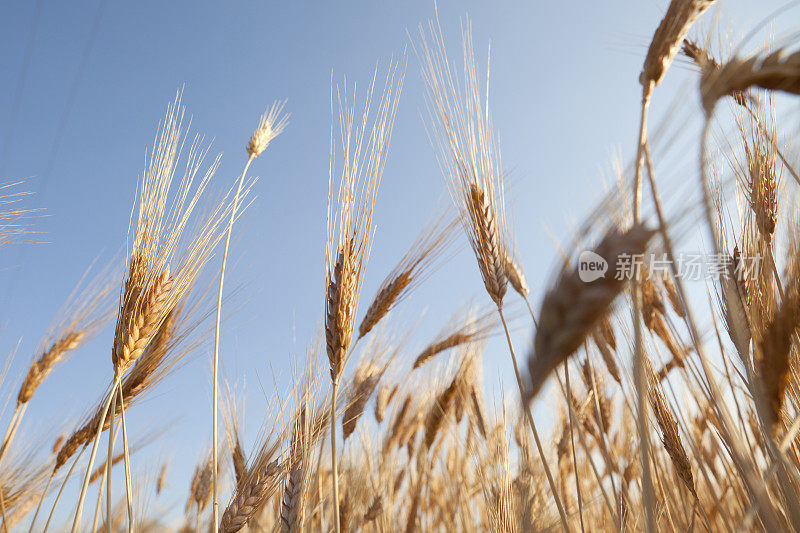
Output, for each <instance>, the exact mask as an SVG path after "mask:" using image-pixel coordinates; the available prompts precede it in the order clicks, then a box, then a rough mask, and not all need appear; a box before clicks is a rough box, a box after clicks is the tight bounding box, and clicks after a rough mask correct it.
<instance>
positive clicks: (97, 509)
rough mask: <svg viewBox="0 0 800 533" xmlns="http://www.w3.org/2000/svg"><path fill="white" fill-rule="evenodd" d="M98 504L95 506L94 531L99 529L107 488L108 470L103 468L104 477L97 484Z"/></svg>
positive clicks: (93, 532)
mask: <svg viewBox="0 0 800 533" xmlns="http://www.w3.org/2000/svg"><path fill="white" fill-rule="evenodd" d="M97 487H98V488H97V504H96V505H95V507H94V518H92V533H95V531H97V522H98V521H99V520H100V508H101V507H102V506H103V494H105V490H106V471H105V470H103V477H102V478H101V479H100V483H98V484H97Z"/></svg>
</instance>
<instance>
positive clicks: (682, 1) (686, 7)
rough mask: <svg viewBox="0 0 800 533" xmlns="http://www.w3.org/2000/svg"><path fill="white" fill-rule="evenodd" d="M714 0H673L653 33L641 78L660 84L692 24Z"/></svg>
mask: <svg viewBox="0 0 800 533" xmlns="http://www.w3.org/2000/svg"><path fill="white" fill-rule="evenodd" d="M714 1H715V0H672V1H671V2H670V3H669V7H668V8H667V12H666V14H665V15H664V18H663V19H661V23H660V24H659V25H658V28H656V31H655V33H654V34H653V39H652V40H651V41H650V47H649V48H648V50H647V55H646V56H645V60H644V66H643V67H642V73H641V75H640V76H639V82H640V83H641V84H642V85H644V86H646V85H649V84H651V83H652V84H653V85H658V84H659V83H660V82H661V79H662V78H663V77H664V73H665V72H666V71H667V69H668V68H669V66H670V65H671V64H672V60H673V59H675V56H676V55H677V54H678V52H679V51H680V49H681V45H682V44H683V40H684V38H685V37H686V35H687V34H688V33H689V29H690V28H691V27H692V24H694V22H695V21H696V20H697V19H698V17H700V15H702V14H703V13H704V12H705V11H706V10H707V9H708V8H709V7H711V5H712V4H713V3H714Z"/></svg>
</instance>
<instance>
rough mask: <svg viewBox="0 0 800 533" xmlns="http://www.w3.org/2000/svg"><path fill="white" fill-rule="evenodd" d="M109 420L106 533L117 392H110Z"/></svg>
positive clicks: (108, 531)
mask: <svg viewBox="0 0 800 533" xmlns="http://www.w3.org/2000/svg"><path fill="white" fill-rule="evenodd" d="M111 395H112V396H113V399H112V400H111V420H109V426H108V457H106V533H111V513H112V512H113V508H112V505H113V502H112V501H111V463H113V462H114V441H115V440H117V439H116V437H117V436H116V435H115V434H114V414H115V413H116V411H117V394H115V393H114V392H112V393H111Z"/></svg>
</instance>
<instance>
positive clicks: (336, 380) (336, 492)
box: [328, 377, 341, 533]
mask: <svg viewBox="0 0 800 533" xmlns="http://www.w3.org/2000/svg"><path fill="white" fill-rule="evenodd" d="M338 389H339V378H338V377H335V378H333V383H332V385H331V413H330V416H329V417H328V418H330V420H331V472H332V474H333V524H334V528H333V529H334V531H335V532H336V533H340V529H341V528H340V524H339V468H338V466H337V464H336V393H337V390H338Z"/></svg>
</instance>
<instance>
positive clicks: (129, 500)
mask: <svg viewBox="0 0 800 533" xmlns="http://www.w3.org/2000/svg"><path fill="white" fill-rule="evenodd" d="M117 390H118V391H119V407H120V412H121V417H122V448H123V450H124V455H123V457H124V458H125V498H126V500H127V503H128V533H133V519H134V516H133V488H132V486H131V458H130V452H129V451H128V429H127V426H126V424H125V399H124V397H123V394H122V387H120V388H119V389H117ZM108 461H109V462H113V460H112V459H108Z"/></svg>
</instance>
